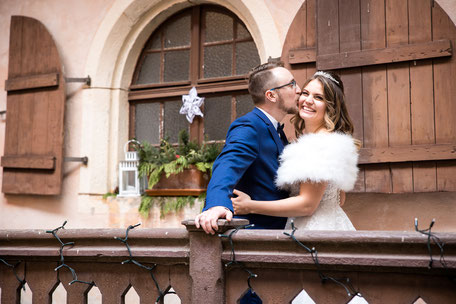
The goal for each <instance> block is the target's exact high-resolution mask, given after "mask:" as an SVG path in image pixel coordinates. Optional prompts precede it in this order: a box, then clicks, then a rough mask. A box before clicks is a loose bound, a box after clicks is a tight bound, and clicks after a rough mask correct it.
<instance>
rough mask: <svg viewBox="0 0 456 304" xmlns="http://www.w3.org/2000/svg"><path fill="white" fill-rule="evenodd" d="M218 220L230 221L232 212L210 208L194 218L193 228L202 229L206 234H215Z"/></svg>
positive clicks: (218, 207) (219, 208)
mask: <svg viewBox="0 0 456 304" xmlns="http://www.w3.org/2000/svg"><path fill="white" fill-rule="evenodd" d="M220 218H224V219H226V220H227V221H231V220H232V219H233V212H231V211H230V210H228V209H226V208H225V207H222V206H215V207H212V208H210V209H208V210H206V211H204V212H202V213H200V214H198V215H197V216H196V217H195V226H196V228H200V227H201V228H203V230H204V231H205V232H206V233H207V234H209V233H210V234H215V231H216V230H217V229H218V225H217V220H218V219H220Z"/></svg>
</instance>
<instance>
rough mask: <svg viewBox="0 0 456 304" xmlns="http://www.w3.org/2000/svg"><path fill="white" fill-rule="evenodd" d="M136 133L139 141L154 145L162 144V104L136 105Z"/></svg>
mask: <svg viewBox="0 0 456 304" xmlns="http://www.w3.org/2000/svg"><path fill="white" fill-rule="evenodd" d="M135 133H136V136H135V137H136V139H137V140H139V141H144V140H146V141H148V142H150V143H152V144H158V143H159V142H160V103H158V102H153V103H140V104H136V105H135Z"/></svg>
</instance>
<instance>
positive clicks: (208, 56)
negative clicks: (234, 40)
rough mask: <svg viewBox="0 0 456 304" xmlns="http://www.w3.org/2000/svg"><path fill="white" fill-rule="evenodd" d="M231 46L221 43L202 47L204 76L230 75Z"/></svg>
mask: <svg viewBox="0 0 456 304" xmlns="http://www.w3.org/2000/svg"><path fill="white" fill-rule="evenodd" d="M232 58H233V46H232V45H231V44H222V45H215V46H207V47H205V48H204V78H212V77H222V76H231V74H232V73H231V65H232Z"/></svg>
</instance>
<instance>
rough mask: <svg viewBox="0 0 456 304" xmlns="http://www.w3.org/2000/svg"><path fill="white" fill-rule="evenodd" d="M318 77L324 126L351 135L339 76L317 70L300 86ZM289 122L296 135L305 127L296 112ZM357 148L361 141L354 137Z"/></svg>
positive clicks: (350, 124) (329, 129)
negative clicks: (321, 91) (323, 104)
mask: <svg viewBox="0 0 456 304" xmlns="http://www.w3.org/2000/svg"><path fill="white" fill-rule="evenodd" d="M315 79H318V81H320V83H321V85H322V86H323V95H324V96H323V97H324V99H325V103H326V112H325V116H324V122H325V125H324V127H325V128H326V130H328V131H329V132H342V133H345V134H349V135H353V130H354V128H353V122H352V120H351V118H350V115H349V114H348V110H347V105H346V102H345V93H344V84H343V82H342V80H341V79H340V77H339V76H338V75H337V74H335V73H334V72H320V71H319V72H317V73H315V74H314V75H313V76H312V77H310V78H309V79H307V81H306V82H305V83H304V85H303V86H302V88H303V89H304V88H305V87H306V86H307V85H308V84H309V82H311V81H312V80H315ZM291 122H292V123H293V125H294V127H295V132H296V136H299V135H301V134H302V132H303V130H304V128H305V122H304V120H303V119H302V118H301V117H300V116H299V113H297V114H296V115H295V116H293V117H292V119H291ZM355 144H356V146H357V147H358V148H360V147H361V142H360V141H359V140H357V139H355Z"/></svg>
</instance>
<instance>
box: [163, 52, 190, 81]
mask: <svg viewBox="0 0 456 304" xmlns="http://www.w3.org/2000/svg"><path fill="white" fill-rule="evenodd" d="M189 65H190V52H189V51H188V50H185V51H172V52H166V53H165V82H172V81H180V80H188V79H189V78H188V77H189Z"/></svg>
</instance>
